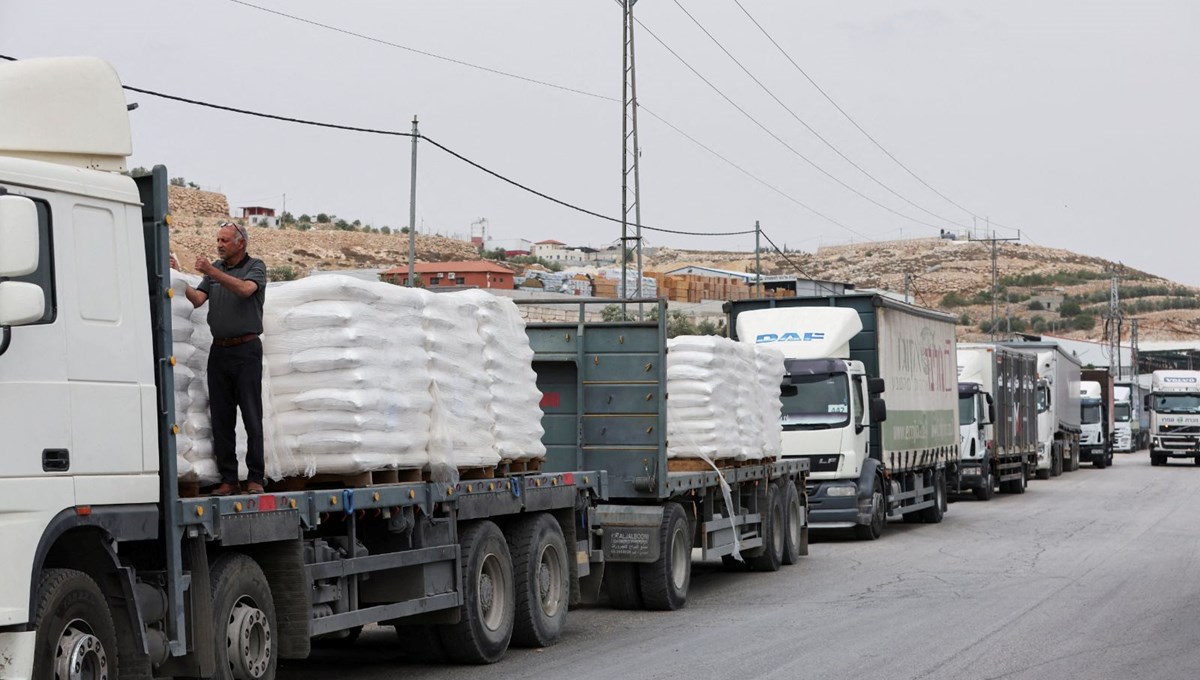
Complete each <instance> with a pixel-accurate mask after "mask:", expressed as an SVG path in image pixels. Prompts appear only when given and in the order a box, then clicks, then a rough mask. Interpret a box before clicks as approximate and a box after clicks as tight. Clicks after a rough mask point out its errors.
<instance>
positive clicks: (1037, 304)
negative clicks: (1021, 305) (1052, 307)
mask: <svg viewBox="0 0 1200 680" xmlns="http://www.w3.org/2000/svg"><path fill="white" fill-rule="evenodd" d="M1045 308H1046V306H1045V305H1043V304H1042V302H1041V300H1034V301H1033V302H1030V303H1029V311H1031V312H1040V311H1042V310H1043V309H1045Z"/></svg>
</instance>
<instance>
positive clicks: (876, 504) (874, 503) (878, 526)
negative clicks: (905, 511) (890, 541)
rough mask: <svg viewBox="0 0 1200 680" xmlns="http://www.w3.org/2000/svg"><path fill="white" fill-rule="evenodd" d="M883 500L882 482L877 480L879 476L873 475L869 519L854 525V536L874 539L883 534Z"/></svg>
mask: <svg viewBox="0 0 1200 680" xmlns="http://www.w3.org/2000/svg"><path fill="white" fill-rule="evenodd" d="M885 501H886V499H885V498H884V497H883V482H881V481H879V477H875V482H874V484H872V486H871V521H870V522H869V523H867V524H859V525H857V526H855V527H854V537H855V538H857V539H858V540H860V541H874V540H876V539H878V538H879V537H880V536H882V535H883V528H884V526H886V525H887V508H885V507H884V504H885Z"/></svg>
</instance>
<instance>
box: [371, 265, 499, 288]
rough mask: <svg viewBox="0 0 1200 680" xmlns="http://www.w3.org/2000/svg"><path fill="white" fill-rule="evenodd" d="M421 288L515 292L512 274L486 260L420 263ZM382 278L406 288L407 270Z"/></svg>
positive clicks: (418, 266) (390, 272) (418, 268)
mask: <svg viewBox="0 0 1200 680" xmlns="http://www.w3.org/2000/svg"><path fill="white" fill-rule="evenodd" d="M413 269H414V270H415V271H416V273H417V275H418V277H419V279H420V281H421V283H422V285H424V286H425V287H426V288H434V287H437V286H468V287H475V288H503V289H507V290H512V289H513V287H514V286H513V275H514V273H513V270H511V269H509V268H507V267H501V266H500V265H498V264H496V263H494V262H488V261H486V260H471V261H458V262H418V263H417V264H416V265H414V266H413ZM379 278H380V279H382V280H384V281H388V282H391V283H395V284H398V285H407V283H408V267H395V268H393V269H389V270H387V271H385V272H383V273H382V274H380V275H379Z"/></svg>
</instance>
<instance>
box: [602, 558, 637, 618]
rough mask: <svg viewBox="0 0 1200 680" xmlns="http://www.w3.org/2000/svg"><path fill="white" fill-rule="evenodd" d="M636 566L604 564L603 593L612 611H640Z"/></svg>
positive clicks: (624, 563)
mask: <svg viewBox="0 0 1200 680" xmlns="http://www.w3.org/2000/svg"><path fill="white" fill-rule="evenodd" d="M639 581H640V577H639V576H638V565H636V564H634V563H632V562H605V563H604V592H605V593H606V594H607V595H608V603H609V605H610V606H611V607H612V608H613V609H641V608H642V591H641V589H640V587H639V585H640V584H639Z"/></svg>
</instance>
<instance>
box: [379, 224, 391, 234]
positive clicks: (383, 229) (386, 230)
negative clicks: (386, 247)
mask: <svg viewBox="0 0 1200 680" xmlns="http://www.w3.org/2000/svg"><path fill="white" fill-rule="evenodd" d="M379 233H381V234H390V233H392V228H391V227H389V226H387V225H386V224H385V225H383V226H382V227H380V228H379Z"/></svg>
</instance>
